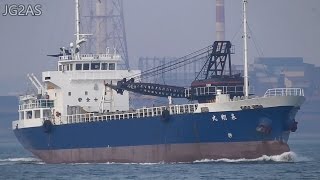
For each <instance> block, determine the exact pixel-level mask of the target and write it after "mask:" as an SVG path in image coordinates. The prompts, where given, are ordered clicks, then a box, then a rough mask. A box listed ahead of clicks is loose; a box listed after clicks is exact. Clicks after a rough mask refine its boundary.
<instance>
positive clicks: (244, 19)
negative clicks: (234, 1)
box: [243, 0, 249, 98]
mask: <svg viewBox="0 0 320 180" xmlns="http://www.w3.org/2000/svg"><path fill="white" fill-rule="evenodd" d="M247 3H248V1H247V0H243V43H244V45H243V50H244V95H245V98H248V96H249V83H248V82H249V80H248V79H249V77H248V44H247V39H248V33H247V25H248V24H247Z"/></svg>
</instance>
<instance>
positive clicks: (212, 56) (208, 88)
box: [105, 41, 244, 103]
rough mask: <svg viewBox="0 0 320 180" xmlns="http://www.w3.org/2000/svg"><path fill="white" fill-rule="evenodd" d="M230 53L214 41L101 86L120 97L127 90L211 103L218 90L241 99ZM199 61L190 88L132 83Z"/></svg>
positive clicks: (240, 83)
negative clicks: (204, 46)
mask: <svg viewBox="0 0 320 180" xmlns="http://www.w3.org/2000/svg"><path fill="white" fill-rule="evenodd" d="M231 54H234V48H233V46H232V44H231V42H230V41H215V42H214V43H213V45H212V46H208V47H206V48H203V49H200V50H198V51H196V52H193V53H191V54H188V55H186V56H184V57H181V58H179V59H177V60H174V61H171V62H169V63H166V64H164V65H161V66H157V67H154V68H152V69H149V70H147V71H144V72H142V73H140V74H137V75H135V76H132V77H127V78H124V79H122V80H121V81H118V82H117V84H116V85H113V84H108V83H107V84H105V86H107V87H110V88H112V89H114V90H116V92H117V93H119V94H123V92H124V91H131V92H135V93H139V94H144V95H151V96H158V97H169V96H171V97H172V98H187V99H189V100H197V101H198V102H199V103H205V102H212V101H214V100H215V97H216V93H217V90H221V93H222V94H229V95H230V97H231V98H233V97H235V96H243V84H244V82H243V77H241V76H240V74H232V71H231ZM199 60H205V64H204V65H203V67H202V69H201V71H200V72H199V73H198V75H197V76H196V79H195V80H194V81H193V82H192V83H191V87H188V88H186V87H179V86H171V85H163V84H155V83H144V82H136V79H139V77H141V76H143V77H152V76H156V75H158V74H161V73H163V72H168V71H171V70H174V69H177V68H180V67H183V66H185V65H187V64H190V63H194V62H195V61H199ZM226 66H227V67H228V69H227V68H226ZM226 69H227V70H226Z"/></svg>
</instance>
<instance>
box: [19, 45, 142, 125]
mask: <svg viewBox="0 0 320 180" xmlns="http://www.w3.org/2000/svg"><path fill="white" fill-rule="evenodd" d="M106 51H107V53H106V54H79V55H77V56H75V55H62V56H59V57H58V58H59V60H58V65H57V70H55V71H46V72H43V73H42V83H40V82H39V81H38V80H37V79H36V78H35V77H34V76H29V77H32V79H33V80H34V82H39V83H37V84H40V85H41V86H42V87H43V89H41V91H42V92H41V91H40V90H38V93H39V94H35V95H26V96H21V97H20V107H19V120H20V121H27V122H26V123H23V124H24V125H22V127H25V126H28V125H27V124H29V126H32V125H31V124H33V125H35V126H39V125H42V123H43V120H44V119H54V120H55V122H56V123H58V124H60V123H63V122H60V119H62V118H61V117H63V116H67V115H74V114H85V113H107V112H117V111H128V110H129V94H128V92H124V94H123V95H120V94H117V93H116V92H115V91H114V90H112V89H109V88H108V87H105V83H109V84H110V83H116V82H117V81H119V80H121V79H123V78H125V77H128V76H132V75H135V74H139V73H140V71H138V70H119V69H118V63H119V62H120V60H121V59H120V55H118V54H117V53H116V51H115V50H114V51H113V52H112V53H111V52H110V51H109V49H107V50H106ZM30 80H31V78H30ZM36 88H37V89H39V87H37V86H36ZM40 92H41V94H40ZM19 124H21V123H19ZM20 127H21V126H20Z"/></svg>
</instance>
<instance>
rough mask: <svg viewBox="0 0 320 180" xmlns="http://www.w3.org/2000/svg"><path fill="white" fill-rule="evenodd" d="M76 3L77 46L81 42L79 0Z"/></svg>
mask: <svg viewBox="0 0 320 180" xmlns="http://www.w3.org/2000/svg"><path fill="white" fill-rule="evenodd" d="M75 1H76V13H75V14H76V38H77V39H76V45H77V44H78V43H79V42H80V15H79V0H75Z"/></svg>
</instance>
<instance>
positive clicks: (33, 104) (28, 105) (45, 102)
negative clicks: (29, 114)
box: [19, 99, 54, 110]
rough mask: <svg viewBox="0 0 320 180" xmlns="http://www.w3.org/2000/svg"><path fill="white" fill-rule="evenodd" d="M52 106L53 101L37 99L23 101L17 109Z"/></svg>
mask: <svg viewBox="0 0 320 180" xmlns="http://www.w3.org/2000/svg"><path fill="white" fill-rule="evenodd" d="M52 107H54V101H53V100H48V99H37V100H33V101H31V102H30V103H23V104H20V105H19V110H24V109H37V108H52Z"/></svg>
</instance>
